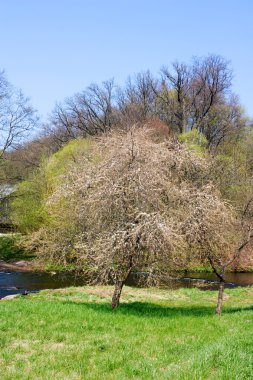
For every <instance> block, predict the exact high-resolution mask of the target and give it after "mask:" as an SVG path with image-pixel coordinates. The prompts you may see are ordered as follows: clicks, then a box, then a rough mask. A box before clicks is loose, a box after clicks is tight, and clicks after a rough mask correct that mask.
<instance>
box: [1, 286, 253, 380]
mask: <svg viewBox="0 0 253 380" xmlns="http://www.w3.org/2000/svg"><path fill="white" fill-rule="evenodd" d="M111 292H112V288H111V287H84V288H69V289H61V290H52V291H42V292H41V293H39V294H33V295H30V296H28V297H23V298H20V299H16V300H12V301H1V302H0V312H1V320H0V353H1V355H0V373H1V379H3V380H5V379H22V380H23V379H36V380H37V379H61V380H62V379H67V380H71V379H96V380H97V379H98V380H99V379H117V380H118V379H229V380H230V379H251V378H253V345H252V338H253V288H251V287H249V288H237V289H233V290H226V297H225V305H224V313H223V315H222V317H220V318H219V317H217V316H215V315H214V308H215V303H216V296H217V293H216V292H213V291H205V292H203V291H200V290H197V289H180V290H176V291H170V290H157V289H136V288H130V287H126V288H125V289H124V293H123V297H122V303H121V306H120V308H119V309H118V310H114V311H112V310H111V308H110V304H109V301H110V296H111Z"/></svg>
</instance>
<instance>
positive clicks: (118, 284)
mask: <svg viewBox="0 0 253 380" xmlns="http://www.w3.org/2000/svg"><path fill="white" fill-rule="evenodd" d="M124 283H125V281H117V282H116V283H115V288H114V292H113V296H112V308H113V309H116V308H117V307H118V306H119V300H120V296H121V292H122V288H123V286H124Z"/></svg>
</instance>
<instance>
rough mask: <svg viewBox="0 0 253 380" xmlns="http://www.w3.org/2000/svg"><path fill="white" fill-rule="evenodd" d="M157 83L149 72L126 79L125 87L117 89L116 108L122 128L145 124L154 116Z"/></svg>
mask: <svg viewBox="0 0 253 380" xmlns="http://www.w3.org/2000/svg"><path fill="white" fill-rule="evenodd" d="M157 85H158V82H157V80H156V79H154V78H153V76H152V75H151V73H150V72H149V71H146V72H143V73H138V74H136V75H135V76H134V78H130V77H129V78H128V80H127V82H126V85H125V87H124V88H123V89H122V88H120V89H118V93H117V108H118V114H119V123H120V124H121V125H122V126H123V127H128V128H129V127H130V128H131V126H132V125H133V124H138V123H142V124H143V122H145V121H146V120H147V119H148V118H150V117H152V116H155V107H156V94H155V90H156V89H157Z"/></svg>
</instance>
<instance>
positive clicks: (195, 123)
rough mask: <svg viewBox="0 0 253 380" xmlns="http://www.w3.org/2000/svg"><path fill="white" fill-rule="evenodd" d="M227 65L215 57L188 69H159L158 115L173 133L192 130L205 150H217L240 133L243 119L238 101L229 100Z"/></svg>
mask: <svg viewBox="0 0 253 380" xmlns="http://www.w3.org/2000/svg"><path fill="white" fill-rule="evenodd" d="M231 83H232V71H231V69H230V66H229V62H228V61H226V60H225V59H224V58H222V57H220V56H216V55H209V56H208V57H206V58H201V59H198V58H195V59H194V60H193V63H192V65H185V64H180V63H178V62H176V63H174V64H173V65H172V70H169V69H168V68H167V67H163V69H162V82H161V85H160V88H159V91H155V92H156V96H157V104H158V114H159V115H160V117H161V119H162V120H164V121H165V122H167V123H168V124H169V125H171V126H172V127H173V128H174V129H175V130H176V132H177V133H182V132H185V131H187V130H191V129H193V128H197V129H198V130H199V131H200V132H202V133H203V134H204V135H205V136H206V138H207V140H208V142H209V146H212V147H217V145H219V144H220V143H221V142H223V141H224V140H225V139H226V138H227V136H230V134H231V133H232V134H233V135H234V134H235V133H236V132H237V133H240V132H241V130H242V128H243V127H244V126H245V122H246V119H245V117H244V115H243V112H242V109H241V108H240V107H239V103H238V100H236V98H235V97H234V96H231V94H230V90H231Z"/></svg>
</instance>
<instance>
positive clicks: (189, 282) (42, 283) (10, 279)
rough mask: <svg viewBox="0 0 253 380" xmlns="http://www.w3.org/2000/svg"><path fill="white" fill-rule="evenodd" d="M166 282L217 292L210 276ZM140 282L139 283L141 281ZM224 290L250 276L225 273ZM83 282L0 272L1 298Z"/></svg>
mask: <svg viewBox="0 0 253 380" xmlns="http://www.w3.org/2000/svg"><path fill="white" fill-rule="evenodd" d="M173 277H177V279H175V278H174V279H166V280H164V282H163V284H162V286H163V287H165V288H170V289H176V288H180V287H187V288H192V287H198V288H201V289H217V288H218V282H217V278H216V276H215V275H214V274H212V273H187V274H185V275H182V277H181V278H180V276H179V275H178V274H177V275H175V276H173ZM140 280H141V282H140ZM143 280H145V274H142V275H141V274H134V275H132V277H131V278H130V279H129V281H128V285H132V286H141V285H142V286H145V281H143ZM226 281H227V284H226V286H227V287H234V286H247V285H253V273H228V274H227V275H226ZM85 284H86V281H85V278H83V277H77V276H75V275H73V274H64V273H58V274H52V273H31V272H30V273H25V272H0V298H2V297H5V296H7V295H10V294H16V293H23V292H24V291H28V292H31V291H38V290H42V289H57V288H64V287H68V286H82V285H85Z"/></svg>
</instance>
